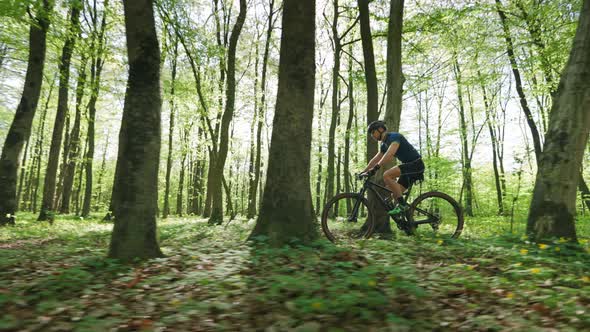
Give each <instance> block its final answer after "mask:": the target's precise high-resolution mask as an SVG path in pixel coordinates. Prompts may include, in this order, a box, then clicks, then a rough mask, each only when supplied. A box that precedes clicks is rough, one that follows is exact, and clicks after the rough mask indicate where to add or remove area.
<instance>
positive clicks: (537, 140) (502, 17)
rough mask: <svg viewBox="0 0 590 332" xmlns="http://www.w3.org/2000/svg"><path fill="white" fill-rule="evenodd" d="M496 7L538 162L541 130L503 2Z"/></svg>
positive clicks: (497, 1) (497, 3)
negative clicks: (531, 105) (526, 88)
mask: <svg viewBox="0 0 590 332" xmlns="http://www.w3.org/2000/svg"><path fill="white" fill-rule="evenodd" d="M496 9H497V11H498V15H499V16H500V20H501V21H502V28H503V29H504V38H505V39H506V51H507V53H508V58H509V59H510V65H511V66H512V73H513V74H514V81H515V82H516V92H517V93H518V97H519V100H520V105H521V107H522V111H523V112H524V115H525V119H526V121H527V124H528V126H529V129H530V131H531V136H532V138H533V146H534V148H535V156H536V160H537V164H538V161H539V158H540V155H541V138H540V136H539V130H538V129H537V125H536V124H535V121H534V119H533V115H532V113H531V110H530V109H529V106H528V103H527V100H526V96H525V94H524V90H523V88H522V79H521V77H520V71H519V70H518V64H517V63H516V56H515V55H514V45H513V43H512V37H511V35H510V29H509V28H508V22H507V20H506V14H504V10H503V9H502V2H501V1H500V0H496Z"/></svg>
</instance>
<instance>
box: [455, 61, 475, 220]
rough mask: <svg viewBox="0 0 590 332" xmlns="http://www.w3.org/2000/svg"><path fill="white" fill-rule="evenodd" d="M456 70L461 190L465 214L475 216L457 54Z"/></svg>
mask: <svg viewBox="0 0 590 332" xmlns="http://www.w3.org/2000/svg"><path fill="white" fill-rule="evenodd" d="M453 60H454V64H453V65H454V66H453V67H454V68H453V69H454V72H455V79H456V80H457V98H458V100H459V126H460V131H459V132H460V133H461V150H462V151H461V152H462V156H461V160H462V164H463V186H462V189H461V191H463V189H465V214H467V215H468V216H473V181H472V177H471V158H470V153H469V142H468V140H467V123H466V120H465V106H464V103H463V93H462V90H463V89H462V88H461V86H462V79H461V68H460V67H459V60H458V59H457V55H456V54H455V55H454V59H453Z"/></svg>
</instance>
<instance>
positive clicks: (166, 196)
mask: <svg viewBox="0 0 590 332" xmlns="http://www.w3.org/2000/svg"><path fill="white" fill-rule="evenodd" d="M177 59H178V42H177V41H176V42H175V43H174V51H173V54H172V81H171V83H170V84H171V87H170V126H169V127H168V128H169V129H168V157H167V158H166V189H165V191H164V211H163V212H162V217H163V218H168V215H169V214H170V176H171V174H172V151H173V146H174V117H175V114H174V113H175V112H174V111H175V105H174V92H175V84H176V64H177Z"/></svg>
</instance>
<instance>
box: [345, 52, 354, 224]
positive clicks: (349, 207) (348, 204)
mask: <svg viewBox="0 0 590 332" xmlns="http://www.w3.org/2000/svg"><path fill="white" fill-rule="evenodd" d="M350 54H351V55H352V45H351V46H350ZM347 93H348V120H347V121H346V132H345V133H344V167H343V168H344V192H347V193H348V192H350V191H351V186H350V183H351V182H352V179H351V177H350V134H351V131H352V121H353V119H354V81H353V79H352V56H349V57H348V90H347ZM351 210H352V205H351V202H350V200H346V211H347V213H350V212H351Z"/></svg>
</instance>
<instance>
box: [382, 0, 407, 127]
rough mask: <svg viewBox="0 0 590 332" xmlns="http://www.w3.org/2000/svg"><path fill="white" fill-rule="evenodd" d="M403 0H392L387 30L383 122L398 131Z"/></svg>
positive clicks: (400, 109) (400, 97)
mask: <svg viewBox="0 0 590 332" xmlns="http://www.w3.org/2000/svg"><path fill="white" fill-rule="evenodd" d="M403 17H404V0H392V1H391V5H390V9H389V23H388V30H387V31H388V32H387V86H388V89H387V107H386V109H385V123H387V125H388V128H389V129H390V130H392V131H399V125H400V119H401V114H402V95H403V84H404V76H403V73H402V27H403Z"/></svg>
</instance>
